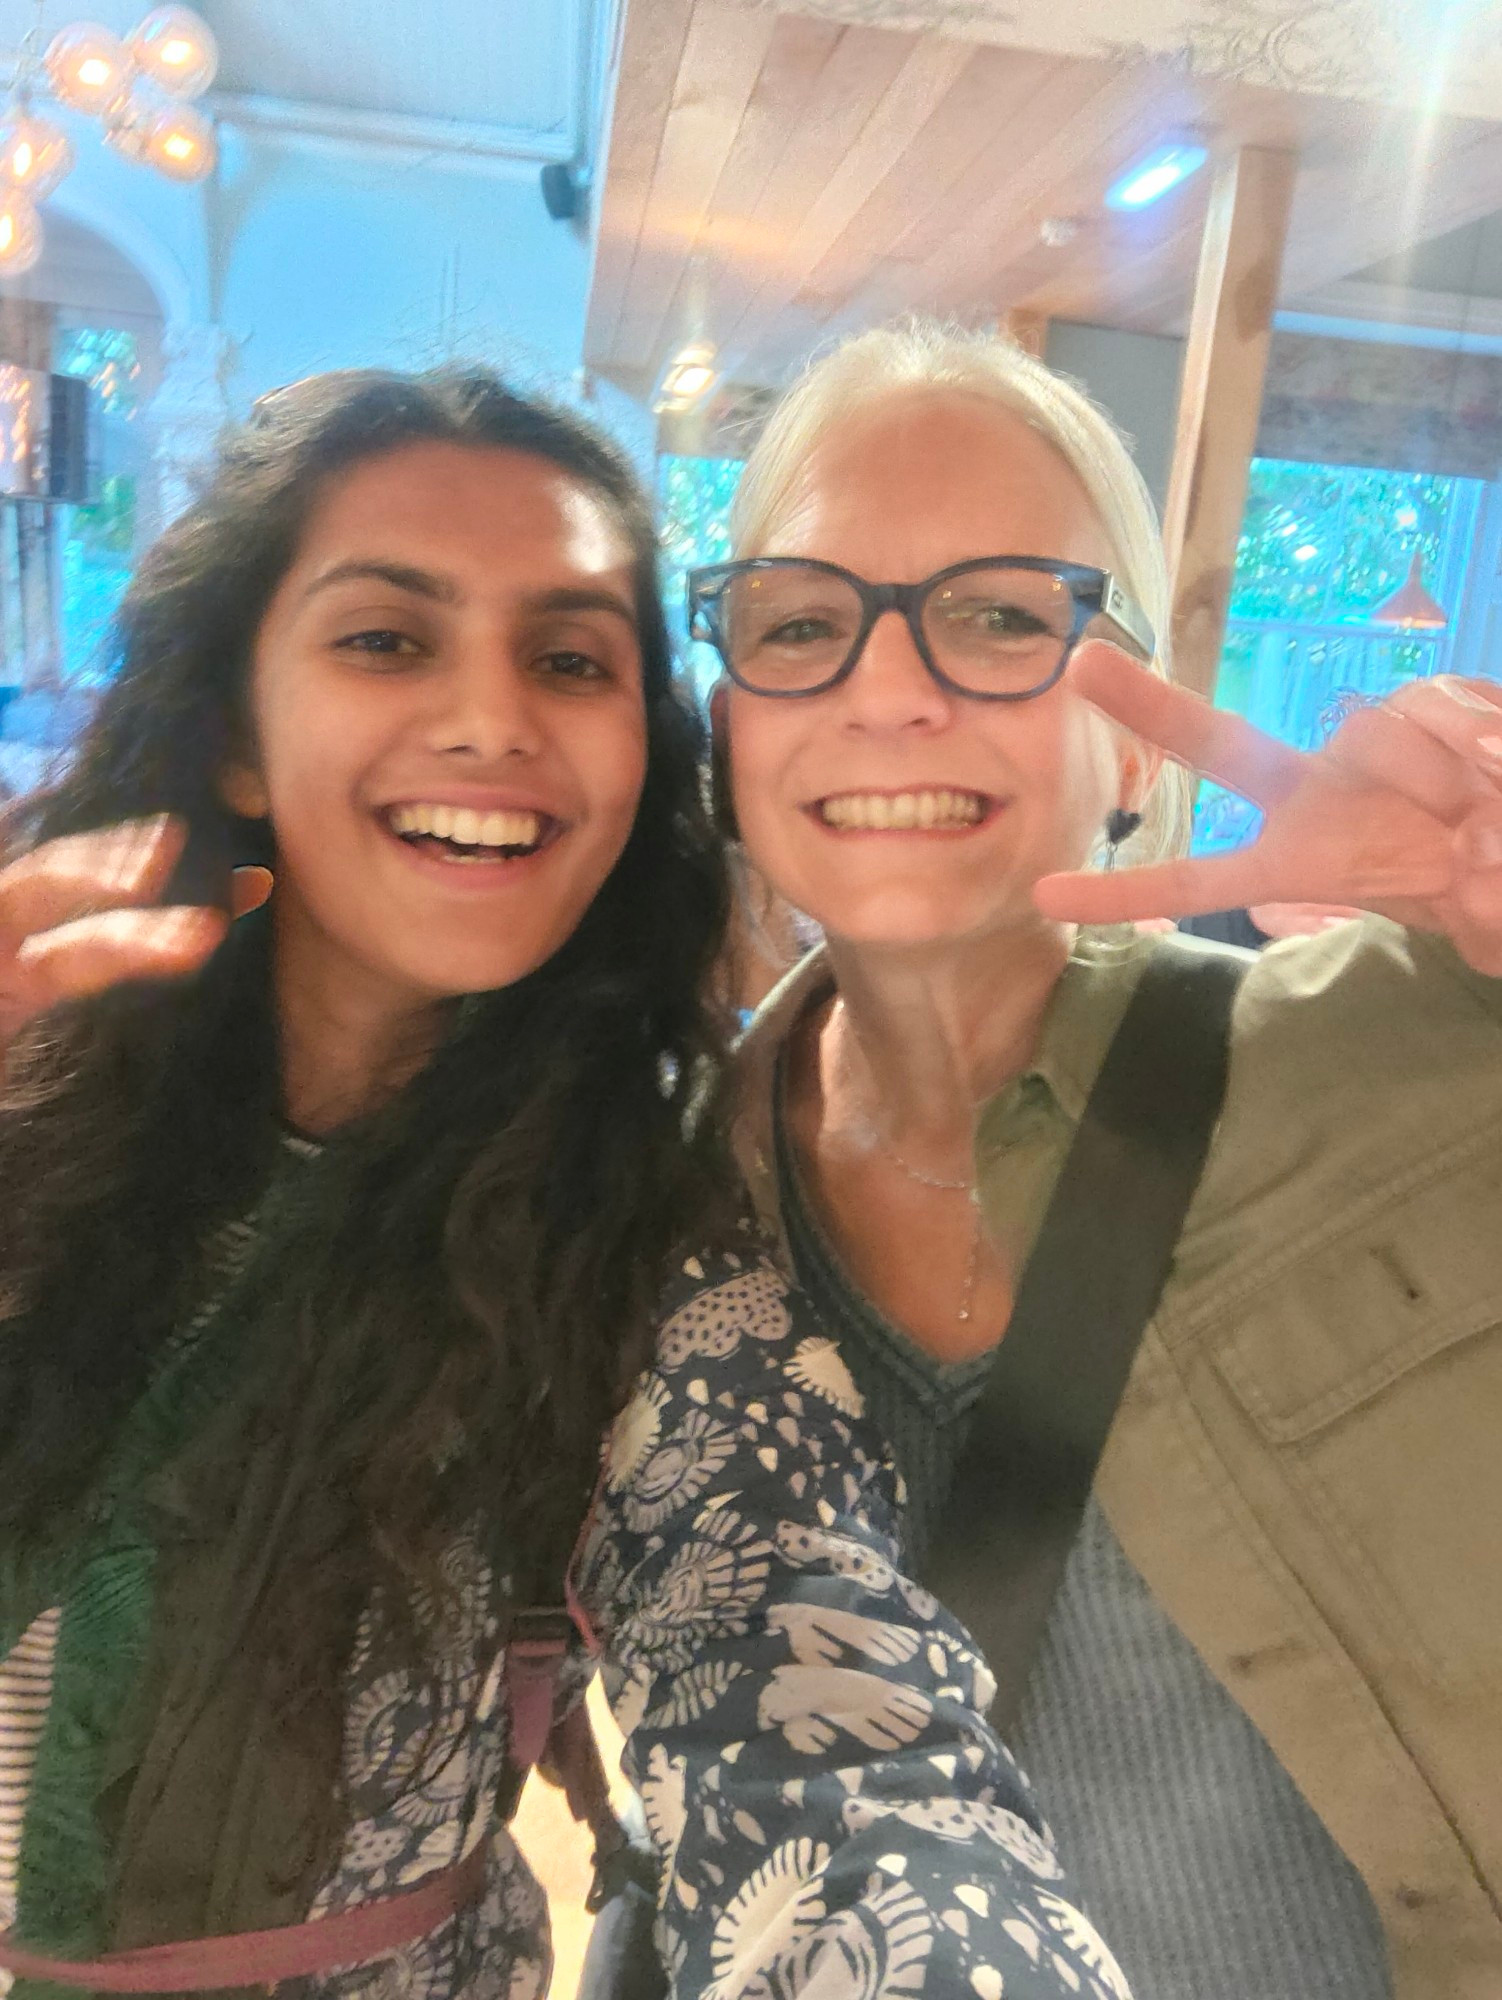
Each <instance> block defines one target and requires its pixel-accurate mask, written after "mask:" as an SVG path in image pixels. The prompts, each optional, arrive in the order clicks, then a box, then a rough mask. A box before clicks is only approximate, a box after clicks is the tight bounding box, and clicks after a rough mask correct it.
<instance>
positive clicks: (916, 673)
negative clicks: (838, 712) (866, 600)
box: [839, 609, 954, 731]
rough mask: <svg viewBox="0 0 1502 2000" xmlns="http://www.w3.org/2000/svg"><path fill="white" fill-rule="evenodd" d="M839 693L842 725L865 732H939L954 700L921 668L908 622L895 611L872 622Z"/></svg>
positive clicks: (886, 613)
mask: <svg viewBox="0 0 1502 2000" xmlns="http://www.w3.org/2000/svg"><path fill="white" fill-rule="evenodd" d="M839 693H840V694H842V695H843V696H844V698H845V722H846V725H847V726H848V727H850V728H855V729H864V730H870V731H889V730H906V729H941V728H943V726H944V725H945V723H947V722H948V721H949V720H950V718H951V715H952V713H953V707H954V697H953V696H952V695H951V694H950V692H949V690H948V689H947V688H945V687H941V686H940V684H939V683H938V681H936V680H935V679H934V677H933V675H932V674H931V673H930V672H929V671H928V668H927V667H926V666H925V665H924V664H923V657H922V655H921V654H920V653H919V651H918V648H917V646H916V645H915V644H914V642H913V635H912V632H911V631H910V630H909V629H908V624H907V620H906V619H905V618H904V617H903V615H902V613H901V612H900V611H898V610H896V609H890V610H886V611H883V612H882V613H881V615H880V616H879V617H878V618H877V620H876V623H875V624H874V625H873V626H872V627H871V630H870V632H869V633H868V634H867V637H866V644H865V648H864V650H863V651H862V653H861V656H860V658H859V659H858V660H857V661H856V663H855V670H854V672H853V673H852V674H851V676H850V678H849V679H848V680H847V681H846V682H845V683H844V684H843V686H842V687H841V688H840V689H839Z"/></svg>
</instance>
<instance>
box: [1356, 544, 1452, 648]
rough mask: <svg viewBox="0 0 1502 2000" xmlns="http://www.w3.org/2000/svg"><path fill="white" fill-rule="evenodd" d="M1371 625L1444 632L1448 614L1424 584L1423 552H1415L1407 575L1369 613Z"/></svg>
mask: <svg viewBox="0 0 1502 2000" xmlns="http://www.w3.org/2000/svg"><path fill="white" fill-rule="evenodd" d="M1371 621H1372V623H1373V624H1374V625H1391V626H1393V627H1394V628H1395V629H1397V630H1398V631H1402V632H1443V631H1444V629H1445V627H1446V626H1447V625H1448V624H1449V622H1450V616H1449V613H1448V612H1447V611H1446V610H1445V607H1444V606H1443V605H1442V604H1441V603H1440V602H1439V600H1438V599H1437V598H1436V597H1434V596H1433V594H1432V593H1431V592H1430V590H1429V589H1428V587H1427V585H1426V584H1425V582H1424V552H1423V550H1422V549H1415V550H1414V552H1413V561H1412V562H1411V563H1410V564H1409V565H1408V575H1407V578H1406V579H1405V581H1404V582H1402V583H1400V584H1399V585H1398V587H1397V589H1396V590H1395V591H1393V592H1392V593H1391V595H1390V596H1387V597H1384V598H1383V600H1382V602H1381V603H1380V604H1379V605H1378V606H1377V607H1376V609H1375V610H1374V611H1373V612H1372V614H1371Z"/></svg>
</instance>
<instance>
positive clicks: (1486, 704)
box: [1434, 674, 1502, 714]
mask: <svg viewBox="0 0 1502 2000" xmlns="http://www.w3.org/2000/svg"><path fill="white" fill-rule="evenodd" d="M1434 685H1435V686H1436V687H1438V688H1443V689H1444V691H1445V693H1446V694H1447V695H1448V696H1449V697H1450V699H1451V701H1458V702H1459V703H1460V705H1461V707H1462V708H1479V709H1480V710H1481V711H1482V713H1483V714H1487V713H1492V714H1495V712H1496V710H1497V708H1498V706H1499V702H1497V701H1489V700H1488V699H1487V697H1486V696H1485V695H1484V694H1478V693H1477V691H1476V690H1475V688H1473V687H1467V685H1466V683H1465V682H1464V681H1462V680H1458V679H1457V678H1456V676H1455V675H1454V674H1438V675H1436V676H1435V681H1434ZM1499 696H1502V690H1499Z"/></svg>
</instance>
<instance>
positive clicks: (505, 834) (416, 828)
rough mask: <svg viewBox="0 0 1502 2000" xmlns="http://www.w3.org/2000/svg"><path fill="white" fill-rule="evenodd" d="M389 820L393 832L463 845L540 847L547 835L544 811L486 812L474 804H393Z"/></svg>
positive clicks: (387, 819)
mask: <svg viewBox="0 0 1502 2000" xmlns="http://www.w3.org/2000/svg"><path fill="white" fill-rule="evenodd" d="M386 821H387V824H388V825H389V826H390V828H391V830H392V832H393V833H399V834H409V835H410V834H426V835H428V836H429V837H430V838H431V839H434V840H447V841H452V842H453V843H454V844H455V845H456V846H459V847H536V845H537V844H538V842H539V841H540V840H541V839H542V835H543V818H542V815H541V814H540V813H535V812H505V811H500V812H485V813H482V812H477V811H475V809H474V808H473V807H472V806H440V805H427V804H414V805H399V806H392V807H391V808H390V810H389V811H388V813H387V815H386Z"/></svg>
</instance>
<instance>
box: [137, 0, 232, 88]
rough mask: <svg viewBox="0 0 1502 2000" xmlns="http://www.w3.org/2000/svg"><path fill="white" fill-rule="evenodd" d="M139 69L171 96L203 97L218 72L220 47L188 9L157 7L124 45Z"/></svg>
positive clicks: (205, 27) (205, 24)
mask: <svg viewBox="0 0 1502 2000" xmlns="http://www.w3.org/2000/svg"><path fill="white" fill-rule="evenodd" d="M125 48H126V52H127V54H128V55H129V56H130V58H131V61H132V62H134V64H135V66H136V68H137V69H138V70H140V71H141V72H142V74H143V75H145V76H149V77H150V78H151V80H152V82H153V83H154V84H157V85H159V86H160V88H161V89H163V90H165V91H166V92H167V93H168V95H169V96H171V97H176V98H180V99H187V98H191V97H202V95H203V93H204V92H205V91H206V90H207V89H208V87H209V85H210V84H211V83H212V82H213V81H214V77H215V75H216V73H217V72H218V69H219V47H218V44H217V43H216V42H215V40H214V37H213V35H212V34H211V33H210V32H209V27H208V23H207V22H205V21H201V20H200V19H199V18H198V16H197V15H196V14H195V13H193V12H192V10H191V9H190V8H187V7H158V8H156V9H154V10H153V12H151V13H150V14H148V15H147V16H146V18H145V20H144V21H142V22H141V23H140V25H139V26H138V27H137V28H135V29H133V30H132V32H131V35H130V37H129V39H128V40H127V42H126V44H125Z"/></svg>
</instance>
